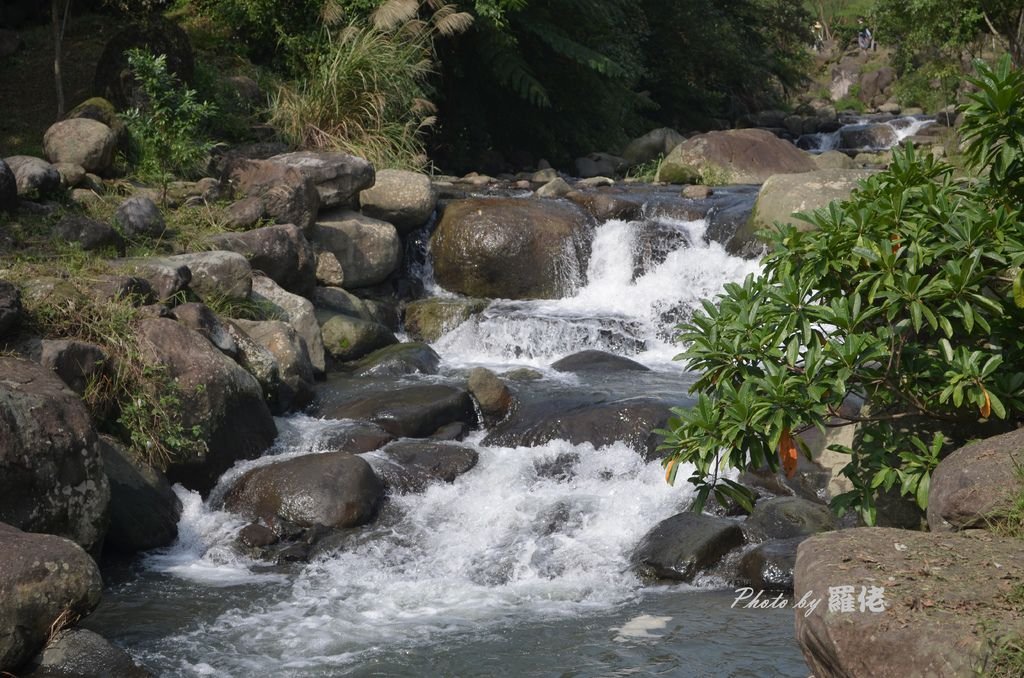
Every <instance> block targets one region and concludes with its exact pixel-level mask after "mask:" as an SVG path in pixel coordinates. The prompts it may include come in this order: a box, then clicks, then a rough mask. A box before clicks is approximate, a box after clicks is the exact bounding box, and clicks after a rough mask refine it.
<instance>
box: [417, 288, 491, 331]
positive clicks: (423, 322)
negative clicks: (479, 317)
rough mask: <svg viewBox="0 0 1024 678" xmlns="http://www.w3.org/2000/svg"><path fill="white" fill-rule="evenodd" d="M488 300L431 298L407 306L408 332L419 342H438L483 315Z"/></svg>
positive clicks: (418, 300)
mask: <svg viewBox="0 0 1024 678" xmlns="http://www.w3.org/2000/svg"><path fill="white" fill-rule="evenodd" d="M488 303H490V302H488V301H487V300H486V299H455V298H452V299H449V298H447V297H429V298H427V299H417V300H416V301H411V302H409V303H408V304H406V305H405V318H404V325H405V331H406V332H407V333H408V334H409V336H410V337H412V338H413V339H415V340H417V341H428V342H430V341H437V340H438V339H440V338H441V336H442V335H444V334H445V333H447V332H450V331H451V330H454V329H455V328H456V327H458V326H459V325H461V324H462V323H464V322H466V321H467V320H469V319H470V318H472V317H473V316H474V315H476V314H477V313H480V312H481V311H483V310H484V309H485V308H487V304H488Z"/></svg>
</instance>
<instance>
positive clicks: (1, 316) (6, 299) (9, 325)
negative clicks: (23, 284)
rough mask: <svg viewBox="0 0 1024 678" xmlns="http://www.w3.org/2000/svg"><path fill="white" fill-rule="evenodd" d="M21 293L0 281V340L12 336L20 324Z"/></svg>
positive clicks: (12, 285) (7, 283)
mask: <svg viewBox="0 0 1024 678" xmlns="http://www.w3.org/2000/svg"><path fill="white" fill-rule="evenodd" d="M21 313H22V308H21V291H20V290H19V289H18V288H17V287H15V286H14V284H13V283H9V282H7V281H6V280H0V338H3V337H5V336H7V335H8V334H12V333H13V332H14V330H15V329H17V328H18V326H19V325H20V324H21Z"/></svg>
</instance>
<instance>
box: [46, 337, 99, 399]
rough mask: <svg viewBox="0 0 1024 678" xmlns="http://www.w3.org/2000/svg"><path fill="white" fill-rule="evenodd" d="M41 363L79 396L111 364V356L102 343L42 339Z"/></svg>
mask: <svg viewBox="0 0 1024 678" xmlns="http://www.w3.org/2000/svg"><path fill="white" fill-rule="evenodd" d="M39 364H40V365H42V366H43V367H44V368H46V369H48V370H50V371H52V372H53V373H54V374H56V375H57V376H58V377H60V380H61V381H63V382H64V383H65V384H67V386H68V388H70V389H71V390H72V391H74V392H75V393H77V394H78V395H84V394H85V389H86V387H87V386H88V385H89V384H90V383H92V382H93V381H94V380H96V379H99V378H100V377H102V376H103V375H104V374H107V373H108V369H109V368H110V367H111V364H110V357H109V356H108V355H107V353H106V351H104V350H103V348H102V347H101V346H98V345H96V344H93V343H91V342H88V341H78V340H77V339H43V340H42V341H41V342H40V352H39Z"/></svg>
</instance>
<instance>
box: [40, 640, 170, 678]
mask: <svg viewBox="0 0 1024 678" xmlns="http://www.w3.org/2000/svg"><path fill="white" fill-rule="evenodd" d="M20 675H21V676H23V678H148V677H149V676H152V675H153V674H151V673H150V672H149V671H146V670H145V669H143V668H142V667H140V666H139V665H138V664H136V663H135V662H134V661H132V658H131V657H130V656H129V655H128V653H127V652H125V651H124V650H122V649H121V648H119V647H117V646H115V645H112V644H111V643H110V642H109V641H107V640H106V639H105V638H104V637H103V636H101V635H99V634H98V633H95V632H93V631H90V630H88V629H81V628H70V629H64V630H62V631H58V632H57V633H55V634H54V635H53V637H52V638H50V640H49V642H47V643H46V647H45V648H43V651H42V652H40V653H39V654H38V655H36V656H35V657H33V658H32V661H30V662H29V663H28V664H27V665H26V666H25V668H24V669H23V672H22V673H21V674H20Z"/></svg>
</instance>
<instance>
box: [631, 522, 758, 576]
mask: <svg viewBox="0 0 1024 678" xmlns="http://www.w3.org/2000/svg"><path fill="white" fill-rule="evenodd" d="M742 544H743V531H742V530H741V529H740V526H739V524H738V523H736V522H734V521H732V520H728V519H726V518H716V517H714V516H708V515H704V514H701V513H693V512H687V513H679V514H677V515H674V516H672V517H671V518H666V519H665V520H663V521H661V522H660V523H658V524H657V525H655V526H654V527H653V528H651V530H650V531H649V532H648V533H647V534H646V535H644V537H643V539H642V540H641V541H640V544H639V545H638V546H637V547H636V549H635V550H634V551H633V555H632V563H633V567H634V568H635V569H636V570H637V572H638V573H640V574H641V575H642V576H645V577H651V578H657V579H672V580H676V581H685V582H690V581H693V579H694V578H695V577H696V576H697V574H698V573H700V572H701V571H702V570H706V569H708V568H709V567H711V566H713V565H715V564H716V563H717V562H718V561H720V560H721V559H722V557H723V556H725V554H726V553H728V552H729V551H731V550H732V549H734V548H737V547H739V546H742Z"/></svg>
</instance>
